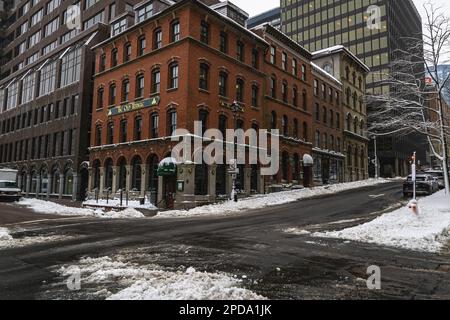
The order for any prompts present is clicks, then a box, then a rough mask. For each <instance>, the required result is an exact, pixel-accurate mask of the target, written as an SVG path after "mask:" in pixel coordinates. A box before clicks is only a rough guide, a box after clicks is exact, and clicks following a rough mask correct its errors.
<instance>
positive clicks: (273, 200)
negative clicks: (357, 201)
mask: <svg viewBox="0 0 450 320" xmlns="http://www.w3.org/2000/svg"><path fill="white" fill-rule="evenodd" d="M391 181H392V180H386V179H378V180H376V179H368V180H364V181H357V182H349V183H340V184H333V185H328V186H322V187H315V188H305V189H300V190H293V191H283V192H277V193H271V194H266V195H257V196H253V197H250V198H246V199H242V200H239V201H238V202H233V201H226V202H223V203H219V204H211V205H206V206H202V207H197V208H194V209H191V210H172V211H164V212H159V213H158V215H157V217H162V218H168V217H193V216H211V215H227V214H233V213H238V212H240V211H243V210H249V209H261V208H265V207H270V206H276V205H280V204H286V203H289V202H294V201H297V200H301V199H305V198H311V197H315V196H322V195H329V194H335V193H338V192H342V191H346V190H351V189H358V188H363V187H368V186H374V185H377V184H381V183H387V182H391Z"/></svg>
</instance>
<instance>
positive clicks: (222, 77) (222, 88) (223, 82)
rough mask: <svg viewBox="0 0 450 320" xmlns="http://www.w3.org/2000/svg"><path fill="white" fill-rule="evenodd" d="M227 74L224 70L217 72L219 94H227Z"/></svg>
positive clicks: (223, 95)
mask: <svg viewBox="0 0 450 320" xmlns="http://www.w3.org/2000/svg"><path fill="white" fill-rule="evenodd" d="M227 89H228V74H227V73H226V72H220V73H219V95H221V96H222V97H226V96H227V94H228V90H227Z"/></svg>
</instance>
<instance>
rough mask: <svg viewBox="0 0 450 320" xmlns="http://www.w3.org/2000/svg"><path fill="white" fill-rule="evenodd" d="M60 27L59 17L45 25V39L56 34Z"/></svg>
mask: <svg viewBox="0 0 450 320" xmlns="http://www.w3.org/2000/svg"><path fill="white" fill-rule="evenodd" d="M58 27H59V17H57V18H55V19H53V20H52V21H50V22H49V23H47V24H46V25H45V28H44V37H48V36H49V35H51V34H52V33H53V32H56V30H58Z"/></svg>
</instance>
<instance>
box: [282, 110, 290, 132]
mask: <svg viewBox="0 0 450 320" xmlns="http://www.w3.org/2000/svg"><path fill="white" fill-rule="evenodd" d="M281 127H282V130H283V135H284V136H285V137H287V136H288V135H289V128H288V117H287V116H286V115H283V118H281Z"/></svg>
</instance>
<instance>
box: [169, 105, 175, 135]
mask: <svg viewBox="0 0 450 320" xmlns="http://www.w3.org/2000/svg"><path fill="white" fill-rule="evenodd" d="M175 130H177V112H176V110H169V111H168V112H167V134H168V136H171V135H172V134H173V133H174V132H175Z"/></svg>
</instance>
